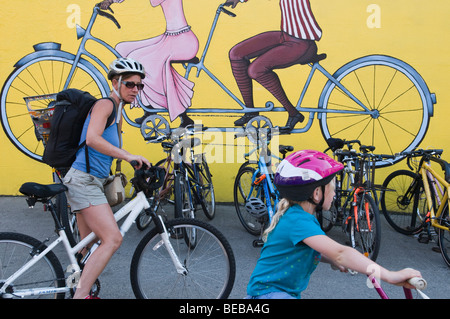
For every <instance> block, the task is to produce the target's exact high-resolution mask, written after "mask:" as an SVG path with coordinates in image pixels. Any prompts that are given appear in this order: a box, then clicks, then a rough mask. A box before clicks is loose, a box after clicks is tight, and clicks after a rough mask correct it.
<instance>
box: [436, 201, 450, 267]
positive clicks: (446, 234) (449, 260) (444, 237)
mask: <svg viewBox="0 0 450 319" xmlns="http://www.w3.org/2000/svg"><path fill="white" fill-rule="evenodd" d="M439 224H440V225H442V226H445V227H450V216H449V210H448V203H446V204H445V207H444V210H443V211H442V215H441V217H440V220H439ZM438 244H439V250H440V251H441V255H442V258H444V261H445V263H446V264H447V266H448V267H450V254H449V247H450V231H448V230H445V229H441V228H438Z"/></svg>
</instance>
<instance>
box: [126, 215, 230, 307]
mask: <svg viewBox="0 0 450 319" xmlns="http://www.w3.org/2000/svg"><path fill="white" fill-rule="evenodd" d="M165 225H166V228H167V230H168V232H169V235H170V236H169V238H170V241H171V243H172V246H173V248H174V250H175V252H176V253H177V256H178V258H179V260H180V261H181V262H182V264H183V265H184V266H185V267H186V268H187V270H188V273H187V274H178V273H177V271H176V269H175V267H174V265H173V262H172V259H171V257H170V256H169V254H168V253H167V250H166V249H165V248H164V247H163V246H164V245H163V244H162V241H161V240H162V238H161V235H160V234H158V232H157V230H156V228H153V229H152V230H151V231H150V232H149V233H148V234H147V235H145V237H144V238H142V240H141V241H140V242H139V244H138V246H137V247H136V250H135V252H134V254H133V258H132V261H131V267H130V279H131V287H132V289H133V292H134V294H135V296H136V298H139V299H164V298H169V299H185V298H187V299H197V298H200V299H209V298H218V299H222V298H227V297H228V296H229V294H230V292H231V290H232V288H233V285H234V280H235V276H236V261H235V258H234V253H233V250H232V248H231V246H230V244H229V243H228V241H227V239H226V238H225V236H224V235H223V234H222V233H221V232H220V231H219V230H218V229H216V228H215V227H213V226H212V225H210V224H207V223H205V222H202V221H200V220H197V219H190V218H188V219H173V220H170V221H168V222H167V223H166V224H165ZM192 229H195V231H196V233H197V241H196V245H195V247H194V248H191V247H190V246H189V241H186V240H181V238H180V237H179V233H189V232H191V230H192ZM180 230H182V231H181V232H180ZM177 285H179V286H177ZM195 289H198V291H194V290H195ZM209 293H211V294H209Z"/></svg>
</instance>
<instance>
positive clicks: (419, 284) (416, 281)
mask: <svg viewBox="0 0 450 319" xmlns="http://www.w3.org/2000/svg"><path fill="white" fill-rule="evenodd" d="M408 283H409V284H410V285H411V286H414V288H416V289H417V290H424V289H426V288H427V281H426V280H425V279H423V278H421V277H414V278H411V279H409V280H408Z"/></svg>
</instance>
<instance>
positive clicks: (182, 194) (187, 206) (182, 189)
mask: <svg viewBox="0 0 450 319" xmlns="http://www.w3.org/2000/svg"><path fill="white" fill-rule="evenodd" d="M174 192H175V196H174V197H175V208H174V214H175V218H195V207H194V203H193V201H192V197H191V196H190V184H189V182H188V181H187V180H186V178H185V175H184V170H181V171H180V172H179V173H178V174H175V182H174Z"/></svg>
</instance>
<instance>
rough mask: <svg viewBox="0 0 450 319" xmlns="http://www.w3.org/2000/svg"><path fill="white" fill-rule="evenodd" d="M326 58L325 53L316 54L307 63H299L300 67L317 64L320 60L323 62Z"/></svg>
mask: <svg viewBox="0 0 450 319" xmlns="http://www.w3.org/2000/svg"><path fill="white" fill-rule="evenodd" d="M326 58H327V55H326V53H322V54H316V55H315V56H313V57H312V58H311V59H309V60H308V61H302V62H300V64H301V65H305V64H309V63H312V64H314V63H317V62H320V61H322V60H325V59H326Z"/></svg>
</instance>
